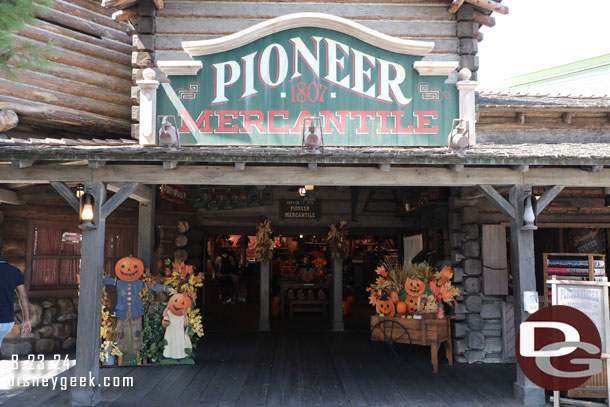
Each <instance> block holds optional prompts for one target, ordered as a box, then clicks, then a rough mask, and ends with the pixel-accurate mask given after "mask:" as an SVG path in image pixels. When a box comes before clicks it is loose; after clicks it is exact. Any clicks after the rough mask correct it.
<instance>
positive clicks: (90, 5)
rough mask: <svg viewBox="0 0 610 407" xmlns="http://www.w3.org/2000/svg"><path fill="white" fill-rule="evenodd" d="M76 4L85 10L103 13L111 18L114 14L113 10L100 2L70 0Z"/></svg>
mask: <svg viewBox="0 0 610 407" xmlns="http://www.w3.org/2000/svg"><path fill="white" fill-rule="evenodd" d="M70 2H71V3H73V4H74V5H75V6H78V7H81V8H84V9H85V10H89V11H93V12H94V13H97V14H101V15H103V16H106V17H108V18H110V16H112V11H111V10H108V9H106V8H104V7H102V5H101V4H100V3H98V2H93V1H91V0H70Z"/></svg>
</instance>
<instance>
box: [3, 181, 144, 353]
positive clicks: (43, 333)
mask: <svg viewBox="0 0 610 407" xmlns="http://www.w3.org/2000/svg"><path fill="white" fill-rule="evenodd" d="M19 196H20V198H21V199H22V200H23V204H22V205H8V204H1V205H0V237H1V240H2V241H3V246H4V253H3V255H2V258H3V259H4V260H5V261H7V262H8V263H9V264H12V265H14V266H16V267H17V268H18V269H20V270H21V271H22V272H23V273H24V281H25V286H26V289H27V290H28V295H29V300H30V304H29V308H30V320H31V323H32V332H31V333H30V334H25V335H20V334H19V330H20V327H21V325H20V324H21V321H22V314H21V309H20V307H19V306H18V305H16V308H15V310H18V311H17V312H16V313H15V328H14V329H13V331H12V332H11V333H10V334H9V335H7V337H6V339H5V340H4V341H3V344H2V348H1V349H0V353H1V355H2V356H3V357H5V358H9V357H10V355H12V354H20V355H23V354H28V353H32V352H35V353H53V352H59V351H70V350H73V348H74V347H75V345H76V321H77V310H78V294H77V288H76V287H75V286H74V285H72V286H70V287H65V286H62V287H52V288H49V289H36V290H34V289H32V288H34V287H32V283H33V282H32V264H33V262H34V261H41V260H36V259H35V257H36V256H35V253H34V246H35V245H36V246H38V247H42V246H48V245H50V243H49V242H48V241H47V240H48V239H44V240H45V242H43V243H39V244H38V245H37V244H36V243H35V242H34V237H35V234H34V228H35V227H48V228H54V229H57V230H60V231H68V230H70V231H79V229H78V215H77V214H76V212H75V211H74V209H72V208H71V207H70V206H68V204H67V203H66V201H65V200H64V199H63V198H62V197H60V196H59V194H57V192H56V191H55V190H54V189H52V188H51V187H50V186H28V187H24V188H20V194H19ZM137 224H138V205H137V202H135V201H130V200H128V201H126V202H125V203H123V204H122V205H121V206H120V207H119V208H118V209H117V210H116V211H114V212H113V213H112V215H110V217H109V218H108V220H107V236H106V239H107V244H106V257H107V259H109V258H111V257H114V256H115V255H116V253H118V252H119V251H121V250H122V249H125V251H127V250H129V247H118V246H121V245H122V246H125V245H127V246H132V243H130V242H121V241H119V240H120V239H117V238H116V235H119V234H120V233H119V232H117V231H119V230H120V231H123V230H126V229H127V228H131V230H130V231H129V233H130V234H131V235H132V236H134V240H135V236H137ZM126 225H129V226H127V227H126ZM60 233H61V232H60ZM113 233H115V235H114V236H113V235H112V234H113ZM44 237H45V238H48V237H49V235H45V236H44ZM63 240H64V239H63V236H62V243H61V244H62V245H63ZM74 246H75V249H76V250H72V251H70V250H69V249H68V250H65V249H64V248H62V249H60V250H61V252H62V253H64V254H65V253H66V252H68V254H75V255H76V260H73V261H76V262H78V261H79V260H78V257H79V255H80V242H78V243H76V244H75V245H74ZM40 252H42V250H41V249H39V253H37V255H42V256H43V257H45V258H46V259H47V260H49V261H53V259H52V258H59V257H61V258H62V260H56V261H59V262H60V265H59V272H60V280H62V275H63V276H64V277H65V276H66V274H67V273H70V272H72V271H73V270H71V267H70V264H69V263H70V261H71V260H66V257H69V256H65V255H62V256H58V255H56V253H53V255H50V254H51V253H50V252H49V253H47V252H42V253H40ZM74 252H76V253H74ZM77 253H78V254H77ZM42 262H43V263H44V260H43V261H42ZM108 266H109V265H107V267H106V272H108V271H109V270H108V269H109V267H108ZM40 267H45V265H44V264H42V265H41V266H39V267H38V268H40ZM43 272H44V270H43ZM64 280H65V279H64ZM111 289H114V287H111V288H110V289H109V293H110V290H111ZM110 294H111V293H110ZM15 300H16V301H17V299H15Z"/></svg>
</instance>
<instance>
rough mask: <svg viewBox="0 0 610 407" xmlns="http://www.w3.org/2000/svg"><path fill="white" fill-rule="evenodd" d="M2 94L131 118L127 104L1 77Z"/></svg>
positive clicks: (118, 117) (0, 87) (119, 117)
mask: <svg viewBox="0 0 610 407" xmlns="http://www.w3.org/2000/svg"><path fill="white" fill-rule="evenodd" d="M0 94H2V95H4V96H12V97H15V98H22V99H26V100H31V101H34V102H42V103H45V104H48V105H54V106H62V107H66V108H73V107H78V109H79V110H80V111H84V112H89V113H95V114H99V115H103V116H106V117H111V118H116V119H124V120H130V119H131V112H130V109H129V108H128V107H126V106H118V105H112V104H109V103H105V102H99V101H96V100H93V99H88V98H82V97H78V96H74V95H70V94H67V93H61V92H56V91H54V90H49V89H44V88H39V87H36V86H30V85H26V84H24V83H19V82H13V81H9V80H6V79H2V78H0Z"/></svg>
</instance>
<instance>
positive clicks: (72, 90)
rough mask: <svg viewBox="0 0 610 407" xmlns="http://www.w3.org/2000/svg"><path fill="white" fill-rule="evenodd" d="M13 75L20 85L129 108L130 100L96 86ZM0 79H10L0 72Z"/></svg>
mask: <svg viewBox="0 0 610 407" xmlns="http://www.w3.org/2000/svg"><path fill="white" fill-rule="evenodd" d="M14 74H15V75H16V76H17V78H19V80H20V81H21V82H22V83H24V84H27V85H30V86H35V87H38V88H40V89H48V90H52V91H56V92H62V93H67V94H70V95H73V96H77V97H83V98H89V99H93V100H97V101H101V102H105V103H110V104H114V105H121V106H131V98H129V97H127V96H125V95H123V94H118V93H116V92H110V91H107V90H103V89H100V88H98V87H97V86H92V85H88V84H84V83H80V82H74V81H70V80H66V79H62V78H57V77H54V76H52V75H48V74H45V73H41V72H34V71H26V70H21V69H20V70H15V72H14ZM0 78H4V79H10V78H8V76H5V75H3V74H2V73H1V72H0ZM0 131H1V126H0Z"/></svg>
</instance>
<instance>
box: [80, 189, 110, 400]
mask: <svg viewBox="0 0 610 407" xmlns="http://www.w3.org/2000/svg"><path fill="white" fill-rule="evenodd" d="M85 188H87V189H90V190H91V191H92V193H93V197H94V199H95V206H94V213H95V225H96V228H95V229H93V230H83V240H82V246H81V259H82V261H81V270H80V301H79V302H78V324H77V334H76V367H75V368H74V376H75V377H77V378H80V377H87V378H89V377H90V376H92V377H94V378H95V386H94V387H89V386H84V387H79V386H77V387H73V388H72V405H73V406H94V405H96V404H97V403H98V402H99V401H100V393H101V391H100V387H98V383H99V377H100V375H99V370H100V325H101V322H102V315H101V308H102V279H103V269H104V236H105V232H106V219H105V218H104V217H102V216H101V213H102V205H103V204H104V201H105V200H106V188H105V187H104V184H103V183H102V182H99V181H88V182H86V183H85Z"/></svg>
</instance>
